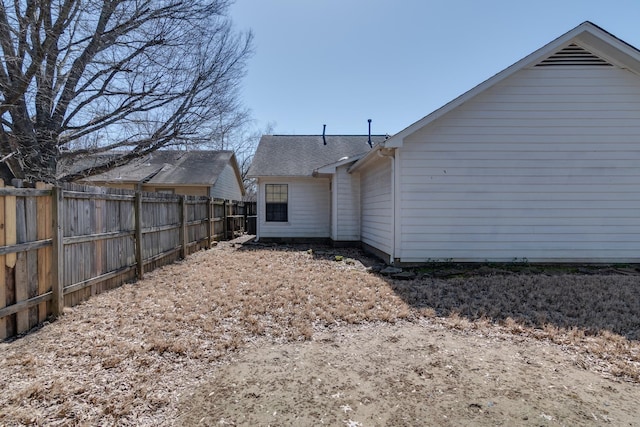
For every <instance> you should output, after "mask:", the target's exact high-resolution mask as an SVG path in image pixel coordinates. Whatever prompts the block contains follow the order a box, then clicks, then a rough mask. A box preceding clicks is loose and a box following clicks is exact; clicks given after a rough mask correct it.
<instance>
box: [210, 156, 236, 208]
mask: <svg viewBox="0 0 640 427" xmlns="http://www.w3.org/2000/svg"><path fill="white" fill-rule="evenodd" d="M241 185H242V183H241V182H238V177H237V175H236V172H235V170H234V168H233V166H231V165H230V164H227V165H226V166H225V167H224V169H223V170H222V172H221V173H220V175H218V179H217V180H216V183H215V185H214V186H213V187H212V188H211V197H213V198H216V199H225V200H242V189H241Z"/></svg>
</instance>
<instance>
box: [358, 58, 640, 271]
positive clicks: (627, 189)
mask: <svg viewBox="0 0 640 427" xmlns="http://www.w3.org/2000/svg"><path fill="white" fill-rule="evenodd" d="M398 151H399V153H398V155H397V160H396V162H397V163H396V167H397V168H398V170H399V176H398V179H399V180H400V182H399V185H398V187H399V188H401V193H400V194H399V195H398V198H399V202H398V203H399V206H398V209H397V210H396V215H397V216H399V218H398V219H399V221H400V222H399V224H398V226H397V229H398V230H399V236H397V237H396V238H397V239H399V242H398V247H399V252H400V253H397V254H396V255H395V256H396V257H400V258H401V261H403V262H424V261H427V260H449V259H451V260H458V261H484V260H493V261H514V260H520V261H522V260H523V259H526V260H528V261H538V262H545V261H565V262H571V261H578V262H579V261H590V262H610V261H619V262H629V261H635V262H638V261H639V260H640V78H639V77H638V76H636V75H634V74H632V73H630V72H627V71H624V70H622V69H619V68H617V67H568V68H567V67H538V68H530V69H525V70H521V71H519V72H517V73H515V74H514V75H512V76H511V77H509V78H507V79H506V80H504V81H502V82H501V83H500V84H498V85H497V86H494V87H493V88H491V89H489V90H487V91H486V92H484V93H482V94H480V95H479V96H477V97H475V98H473V99H472V100H470V101H468V102H466V103H465V104H462V105H461V106H460V107H458V108H457V109H455V110H453V111H451V112H450V113H448V114H446V115H445V116H443V117H441V118H440V119H438V120H436V121H435V122H433V123H431V124H430V125H428V126H426V127H425V128H423V129H421V130H420V131H418V132H416V133H414V134H412V135H410V136H408V137H407V138H405V140H404V146H403V147H402V148H400V149H399V150H398ZM367 187H368V188H369V187H370V186H369V185H368V186H367ZM364 188H365V185H364V180H363V193H364ZM368 191H371V190H368ZM367 198H369V197H367ZM385 212H386V211H385ZM368 215H370V214H367V218H368ZM364 217H365V215H364V213H363V218H364ZM367 235H368V234H367ZM363 240H364V227H363Z"/></svg>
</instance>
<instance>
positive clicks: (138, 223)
mask: <svg viewBox="0 0 640 427" xmlns="http://www.w3.org/2000/svg"><path fill="white" fill-rule="evenodd" d="M133 211H134V215H135V218H134V221H135V227H136V275H137V276H138V280H140V279H142V277H143V276H144V259H143V257H142V193H141V192H140V191H136V197H135V205H134V209H133Z"/></svg>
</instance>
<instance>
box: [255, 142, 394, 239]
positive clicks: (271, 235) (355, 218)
mask: <svg viewBox="0 0 640 427" xmlns="http://www.w3.org/2000/svg"><path fill="white" fill-rule="evenodd" d="M384 138H385V136H382V135H372V136H371V145H373V144H379V143H381V142H382V141H384ZM368 141H369V137H368V136H367V135H326V136H322V135H263V136H262V138H261V139H260V142H259V144H258V148H257V149H256V153H255V155H254V157H253V162H252V163H251V167H250V168H249V171H248V176H249V177H255V178H257V186H258V201H257V203H258V223H257V238H258V239H263V240H268V239H271V240H280V239H285V240H289V241H294V240H297V241H304V242H306V241H311V240H314V241H328V240H332V241H334V242H341V243H345V242H359V241H360V226H359V224H360V205H359V201H360V195H359V183H358V182H357V177H356V176H350V175H349V174H348V173H347V169H348V168H349V166H351V164H353V162H355V161H356V160H358V159H360V158H361V157H362V156H364V155H365V154H366V153H367V152H368V151H369V150H371V146H370V145H369V142H368Z"/></svg>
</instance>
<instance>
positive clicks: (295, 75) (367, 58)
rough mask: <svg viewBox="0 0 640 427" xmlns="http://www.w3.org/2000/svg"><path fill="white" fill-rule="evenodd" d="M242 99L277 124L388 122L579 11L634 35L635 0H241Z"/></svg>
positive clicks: (492, 68) (424, 110)
mask: <svg viewBox="0 0 640 427" xmlns="http://www.w3.org/2000/svg"><path fill="white" fill-rule="evenodd" d="M231 18H232V19H233V21H234V25H235V27H236V29H238V30H249V29H251V30H252V31H253V32H254V35H255V50H256V53H255V55H254V56H253V58H252V59H251V60H250V62H249V68H248V75H247V77H246V79H245V81H244V86H243V92H242V96H243V100H244V102H245V105H246V106H247V107H249V108H250V109H251V110H252V112H253V117H254V118H255V119H256V125H257V126H258V127H260V128H264V126H266V124H267V123H273V124H275V128H274V133H277V134H320V133H322V125H323V124H325V123H326V124H327V133H328V134H366V133H367V119H372V120H373V122H372V132H373V133H376V134H385V133H388V134H394V133H397V132H399V131H400V130H402V129H404V128H405V127H407V126H409V125H410V124H412V123H413V122H415V121H417V120H419V119H421V118H422V117H424V116H426V115H427V114H429V113H430V112H431V111H433V110H435V109H437V108H439V107H441V106H442V105H444V104H445V103H447V102H449V101H451V100H452V99H453V98H455V97H457V96H458V95H460V94H462V93H464V92H466V91H467V90H469V89H471V88H472V87H474V86H475V85H477V84H479V83H481V82H482V81H484V80H486V79H488V78H489V77H491V76H492V75H494V74H496V73H498V72H500V71H501V70H503V69H504V68H506V67H508V66H509V65H511V64H513V63H514V62H516V61H518V60H520V59H522V58H523V57H525V56H527V55H528V54H530V53H531V52H533V51H535V50H536V49H538V48H540V47H542V46H543V45H544V44H546V43H548V42H550V41H552V40H553V39H555V38H557V37H559V36H560V35H562V34H564V33H566V32H567V31H569V30H571V29H572V28H574V27H575V26H577V25H579V24H580V23H582V22H584V21H587V20H588V21H591V22H593V23H595V24H597V25H599V26H601V27H603V28H604V29H605V30H607V31H609V32H610V33H613V34H614V35H615V36H617V37H619V38H621V39H623V40H624V41H626V42H628V43H631V44H632V45H634V46H640V1H638V0H635V1H617V0H606V1H605V0H601V1H593V0H582V1H578V0H574V1H568V0H567V1H563V0H553V1H551V0H531V1H522V0H437V1H433V0H236V3H235V5H233V6H232V8H231Z"/></svg>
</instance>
